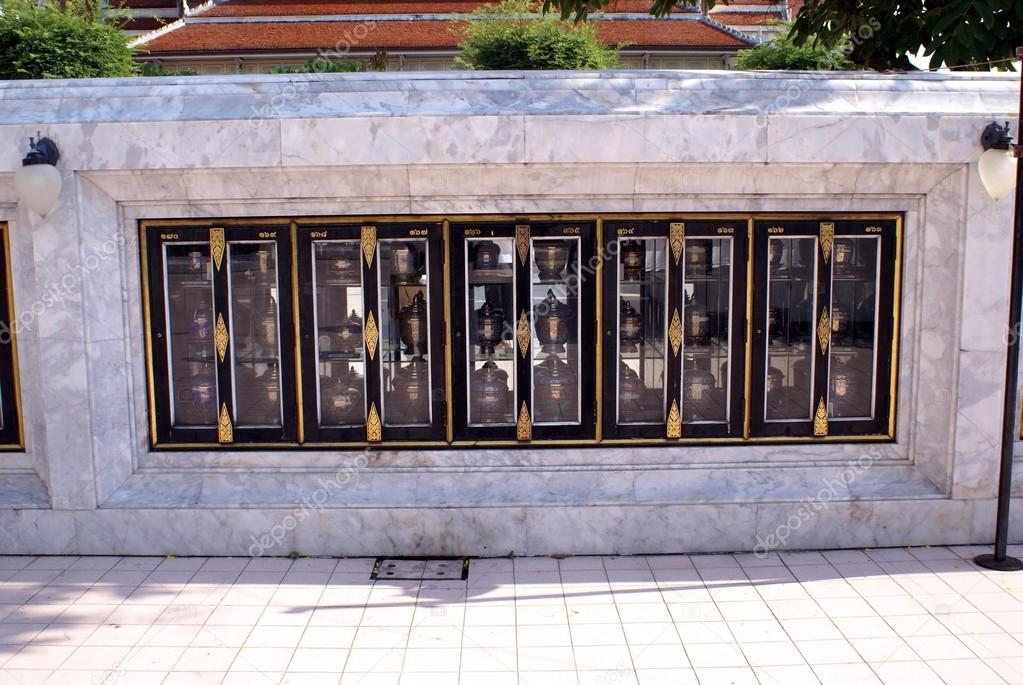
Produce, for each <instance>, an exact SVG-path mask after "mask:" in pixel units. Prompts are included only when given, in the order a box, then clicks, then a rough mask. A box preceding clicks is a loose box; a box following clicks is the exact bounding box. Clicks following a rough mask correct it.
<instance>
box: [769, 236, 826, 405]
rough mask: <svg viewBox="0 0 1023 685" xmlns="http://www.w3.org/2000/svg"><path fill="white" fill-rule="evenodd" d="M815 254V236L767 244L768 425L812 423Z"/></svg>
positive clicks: (773, 241) (815, 298)
mask: <svg viewBox="0 0 1023 685" xmlns="http://www.w3.org/2000/svg"><path fill="white" fill-rule="evenodd" d="M816 253H817V239H816V238H814V237H788V236H785V237H774V236H772V237H770V238H769V239H768V242H767V259H768V262H767V265H766V266H767V298H766V302H765V303H764V305H763V306H765V307H766V311H767V336H766V358H767V369H766V373H765V385H766V388H767V392H766V396H765V404H764V417H765V420H766V421H777V422H782V421H801V422H802V421H809V420H810V419H812V418H813V374H814V361H815V359H814V336H815V323H816V322H815V314H816V311H817V308H818V306H817V260H816Z"/></svg>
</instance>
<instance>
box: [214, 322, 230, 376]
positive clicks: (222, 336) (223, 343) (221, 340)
mask: <svg viewBox="0 0 1023 685" xmlns="http://www.w3.org/2000/svg"><path fill="white" fill-rule="evenodd" d="M213 340H214V341H215V342H216V343H217V354H218V355H220V363H221V364H223V363H224V357H225V356H226V355H227V343H228V341H230V340H231V336H229V335H228V334H227V326H226V325H225V324H224V315H223V314H217V329H216V331H215V332H214V333H213Z"/></svg>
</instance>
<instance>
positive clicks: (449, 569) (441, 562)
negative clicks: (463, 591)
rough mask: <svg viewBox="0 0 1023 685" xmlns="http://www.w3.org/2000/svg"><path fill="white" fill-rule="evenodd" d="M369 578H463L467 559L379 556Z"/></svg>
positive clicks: (466, 569)
mask: <svg viewBox="0 0 1023 685" xmlns="http://www.w3.org/2000/svg"><path fill="white" fill-rule="evenodd" d="M369 577H370V579H371V580H465V579H466V578H468V577H469V560H468V559H386V558H384V557H379V558H378V559H377V561H376V563H375V564H374V565H373V572H372V573H371V574H369Z"/></svg>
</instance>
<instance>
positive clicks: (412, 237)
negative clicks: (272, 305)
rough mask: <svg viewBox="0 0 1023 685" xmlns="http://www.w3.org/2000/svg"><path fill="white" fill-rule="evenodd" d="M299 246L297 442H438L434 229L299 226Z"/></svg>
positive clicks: (438, 253) (439, 355) (438, 301)
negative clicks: (300, 419)
mask: <svg viewBox="0 0 1023 685" xmlns="http://www.w3.org/2000/svg"><path fill="white" fill-rule="evenodd" d="M298 243H299V247H298V251H299V260H298V270H297V273H298V278H299V282H300V283H301V284H302V286H301V287H300V297H299V299H300V303H299V309H300V316H299V330H300V331H301V342H302V359H303V388H307V389H308V390H305V391H304V393H303V407H304V411H303V438H304V440H305V441H307V442H317V443H334V442H337V443H353V442H354V443H359V442H362V443H375V442H383V441H388V442H406V443H422V442H435V441H440V440H443V438H444V418H445V416H444V414H445V411H444V408H445V404H444V402H445V399H444V354H443V349H444V345H443V340H444V338H443V315H439V314H438V311H441V312H442V311H443V301H444V291H443V276H442V268H441V265H442V253H443V241H442V230H441V225H440V224H439V223H414V224H411V223H392V224H384V223H380V224H375V225H362V224H355V225H352V224H349V225H323V226H320V225H310V226H302V230H301V231H300V232H299V238H298ZM438 308H439V310H438ZM305 360H311V361H310V362H306V361H305Z"/></svg>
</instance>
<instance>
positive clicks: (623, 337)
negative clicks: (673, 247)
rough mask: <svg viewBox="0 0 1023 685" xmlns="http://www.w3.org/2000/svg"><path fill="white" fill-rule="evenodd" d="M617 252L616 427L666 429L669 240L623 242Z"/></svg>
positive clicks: (641, 239) (645, 239) (646, 239)
mask: <svg viewBox="0 0 1023 685" xmlns="http://www.w3.org/2000/svg"><path fill="white" fill-rule="evenodd" d="M617 251H618V256H619V259H618V262H617V273H616V274H615V277H616V280H617V290H618V306H617V308H616V309H617V313H618V316H617V320H616V321H615V322H614V323H615V330H616V331H617V350H616V354H617V359H618V365H617V373H618V380H617V384H618V389H619V390H618V392H617V393H616V394H615V407H616V416H617V423H619V424H624V425H628V424H657V425H658V426H662V425H663V424H664V422H665V420H666V409H665V400H666V397H667V387H666V381H667V375H668V341H667V327H668V241H667V239H666V238H637V239H632V240H625V241H620V242H619V243H618V250H617Z"/></svg>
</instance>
